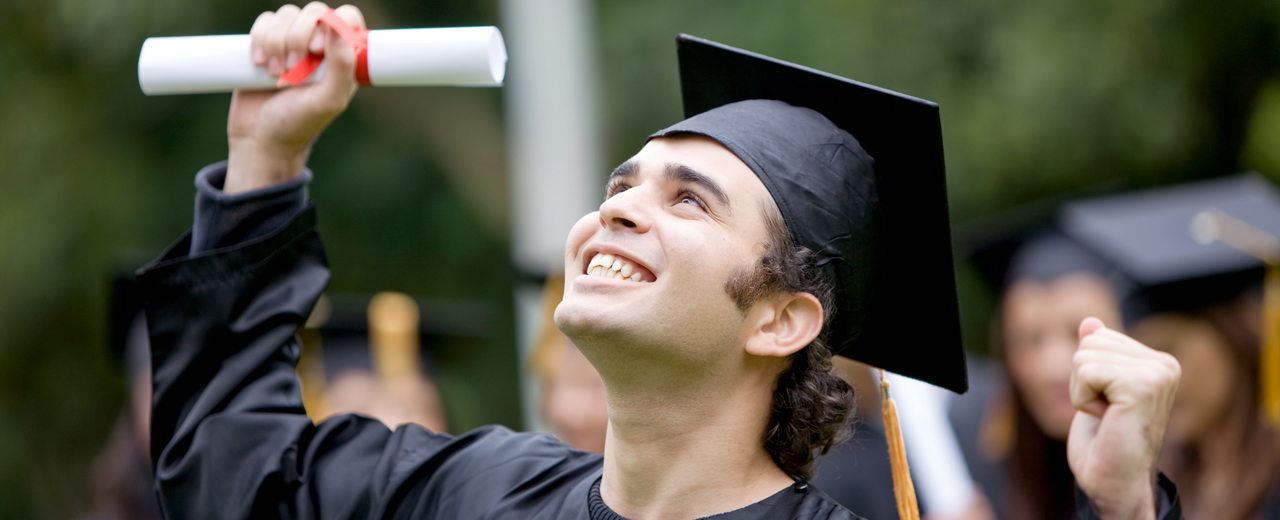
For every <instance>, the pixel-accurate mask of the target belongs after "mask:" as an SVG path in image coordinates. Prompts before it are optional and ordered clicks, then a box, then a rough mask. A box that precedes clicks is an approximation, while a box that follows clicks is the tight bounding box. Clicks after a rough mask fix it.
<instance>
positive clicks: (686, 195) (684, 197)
mask: <svg viewBox="0 0 1280 520" xmlns="http://www.w3.org/2000/svg"><path fill="white" fill-rule="evenodd" d="M676 200H677V201H679V203H680V204H689V205H692V206H694V207H697V208H698V209H702V210H706V209H707V206H706V204H703V203H702V198H700V197H698V196H697V195H696V194H694V193H693V192H691V191H684V192H680V194H679V195H677V196H676Z"/></svg>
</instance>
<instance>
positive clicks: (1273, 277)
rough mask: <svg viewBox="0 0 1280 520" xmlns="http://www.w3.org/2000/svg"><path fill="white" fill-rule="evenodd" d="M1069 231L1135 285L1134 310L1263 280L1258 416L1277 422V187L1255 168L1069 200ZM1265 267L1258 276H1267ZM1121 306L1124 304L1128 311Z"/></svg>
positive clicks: (1167, 306) (1065, 220)
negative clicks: (1137, 286)
mask: <svg viewBox="0 0 1280 520" xmlns="http://www.w3.org/2000/svg"><path fill="white" fill-rule="evenodd" d="M1061 220H1062V225H1063V229H1065V230H1066V231H1067V232H1068V233H1069V234H1071V235H1072V236H1074V237H1076V238H1077V239H1078V240H1080V241H1081V242H1083V243H1085V244H1087V245H1088V246H1090V247H1091V248H1093V249H1094V250H1096V251H1098V253H1099V254H1101V255H1103V256H1104V257H1106V258H1107V259H1108V260H1110V261H1111V262H1112V263H1114V264H1115V265H1117V266H1118V267H1120V268H1121V269H1122V270H1123V271H1124V272H1125V273H1126V274H1128V275H1129V276H1130V277H1131V278H1133V279H1134V280H1135V281H1136V282H1138V283H1139V284H1140V285H1141V286H1142V290H1141V292H1140V293H1139V294H1138V295H1137V296H1138V303H1139V305H1136V306H1135V305H1130V306H1128V307H1129V309H1133V308H1135V307H1139V306H1140V308H1139V310H1138V312H1139V314H1138V315H1137V316H1126V319H1133V318H1136V317H1140V316H1141V315H1142V314H1146V313H1156V312H1167V311H1178V310H1189V309H1193V308H1197V307H1203V306H1205V305H1209V304H1212V303H1215V302H1219V301H1223V300H1226V299H1229V298H1233V297H1235V296H1236V295H1238V294H1240V293H1241V292H1242V291H1244V290H1246V289H1248V288H1250V287H1251V286H1254V285H1256V284H1257V283H1258V282H1259V281H1260V280H1264V279H1265V282H1264V283H1265V289H1264V295H1263V299H1264V303H1263V313H1264V316H1263V320H1262V324H1263V327H1264V329H1265V330H1263V334H1262V336H1263V346H1262V349H1261V354H1262V355H1261V358H1260V363H1259V365H1260V366H1259V371H1260V372H1259V375H1260V377H1259V383H1260V386H1261V387H1262V395H1261V399H1260V403H1261V406H1262V407H1263V412H1264V416H1265V417H1266V418H1267V420H1268V421H1269V422H1270V423H1271V424H1273V425H1276V426H1280V240H1277V238H1276V237H1280V191H1278V190H1277V189H1276V187H1275V186H1273V185H1272V184H1271V183H1269V182H1267V181H1266V180H1265V179H1263V178H1262V177H1261V176H1259V175H1257V174H1245V175H1239V176H1234V177H1228V178H1223V179H1217V180H1211V181H1204V182H1197V183H1193V184H1185V185H1180V186H1174V187H1169V188H1161V189H1154V190H1148V191H1143V192H1138V193H1132V194H1126V195H1117V196H1110V197H1101V198H1097V199H1091V200H1085V201H1080V202H1076V203H1072V204H1069V205H1067V206H1065V207H1064V208H1063V211H1062V217H1061ZM1264 273H1265V274H1264ZM1129 309H1127V310H1129Z"/></svg>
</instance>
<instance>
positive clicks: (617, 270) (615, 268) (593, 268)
mask: <svg viewBox="0 0 1280 520" xmlns="http://www.w3.org/2000/svg"><path fill="white" fill-rule="evenodd" d="M587 275H589V276H599V277H601V278H612V279H614V280H626V281H631V282H642V281H644V277H643V276H641V275H640V273H639V272H638V271H637V270H636V267H635V266H634V265H632V264H631V262H628V261H626V260H624V259H622V258H621V257H617V256H614V255H605V254H596V255H595V256H594V257H592V258H591V262H590V263H588V264H587Z"/></svg>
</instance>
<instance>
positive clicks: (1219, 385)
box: [1132, 295, 1280, 520]
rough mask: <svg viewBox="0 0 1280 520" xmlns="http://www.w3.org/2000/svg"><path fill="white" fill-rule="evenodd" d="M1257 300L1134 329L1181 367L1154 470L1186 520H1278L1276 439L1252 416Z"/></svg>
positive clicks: (1153, 319) (1148, 321) (1279, 447)
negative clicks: (1169, 485) (1170, 485)
mask: <svg viewBox="0 0 1280 520" xmlns="http://www.w3.org/2000/svg"><path fill="white" fill-rule="evenodd" d="M1258 300H1259V298H1257V297H1256V295H1246V296H1240V297H1237V298H1234V299H1232V300H1230V301H1226V302H1218V303H1213V304H1209V305H1206V306H1203V307H1199V308H1195V309H1191V310H1186V311H1177V312H1164V313H1159V314H1155V315H1152V316H1150V317H1147V318H1144V319H1142V320H1140V321H1139V322H1137V323H1135V324H1134V326H1133V328H1132V331H1133V335H1134V338H1135V339H1138V341H1141V342H1143V343H1145V344H1147V345H1150V346H1151V347H1153V348H1157V349H1160V350H1164V351H1166V352H1169V353H1170V354H1173V356H1174V357H1176V358H1178V362H1179V363H1181V364H1182V366H1183V367H1186V369H1184V371H1183V376H1182V382H1181V383H1180V385H1179V387H1178V396H1177V398H1176V400H1175V401H1174V405H1173V413H1172V415H1171V416H1170V418H1169V429H1168V430H1167V433H1166V436H1165V449H1164V453H1163V454H1162V455H1161V467H1162V469H1163V470H1164V471H1165V472H1166V473H1167V474H1168V475H1169V477H1170V478H1172V479H1175V482H1177V483H1178V489H1179V491H1180V492H1181V493H1182V499H1183V502H1182V507H1183V511H1184V512H1185V513H1186V515H1187V518H1214V519H1220V520H1254V519H1266V520H1272V519H1280V431H1278V430H1277V429H1276V428H1274V427H1272V426H1269V425H1268V424H1266V422H1265V421H1264V420H1263V418H1262V416H1261V414H1260V413H1259V406H1258V395H1259V380H1258V369H1257V367H1258V354H1259V346H1260V345H1261V338H1260V334H1259V331H1260V330H1259V322H1260V320H1259V319H1257V317H1258V316H1260V315H1261V309H1260V305H1259V301H1258Z"/></svg>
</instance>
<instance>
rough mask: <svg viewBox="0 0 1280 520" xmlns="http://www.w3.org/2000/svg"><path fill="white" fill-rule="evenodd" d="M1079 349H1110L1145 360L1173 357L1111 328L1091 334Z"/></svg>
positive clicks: (1081, 343)
mask: <svg viewBox="0 0 1280 520" xmlns="http://www.w3.org/2000/svg"><path fill="white" fill-rule="evenodd" d="M1077 350H1108V351H1112V352H1117V353H1121V354H1124V355H1127V356H1132V357H1134V358H1135V359H1143V360H1153V359H1165V358H1170V359H1171V357H1170V356H1168V354H1167V353H1163V352H1160V351H1158V350H1156V349H1153V348H1151V347H1148V346H1146V345H1143V344H1142V342H1140V341H1138V340H1136V339H1133V338H1131V337H1129V336H1126V335H1124V334H1122V333H1120V332H1117V331H1114V330H1110V329H1104V330H1100V331H1097V332H1095V333H1093V334H1090V335H1089V336H1088V337H1086V338H1084V339H1083V340H1082V341H1081V342H1080V348H1078V349H1077ZM1165 361H1167V359H1165Z"/></svg>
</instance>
